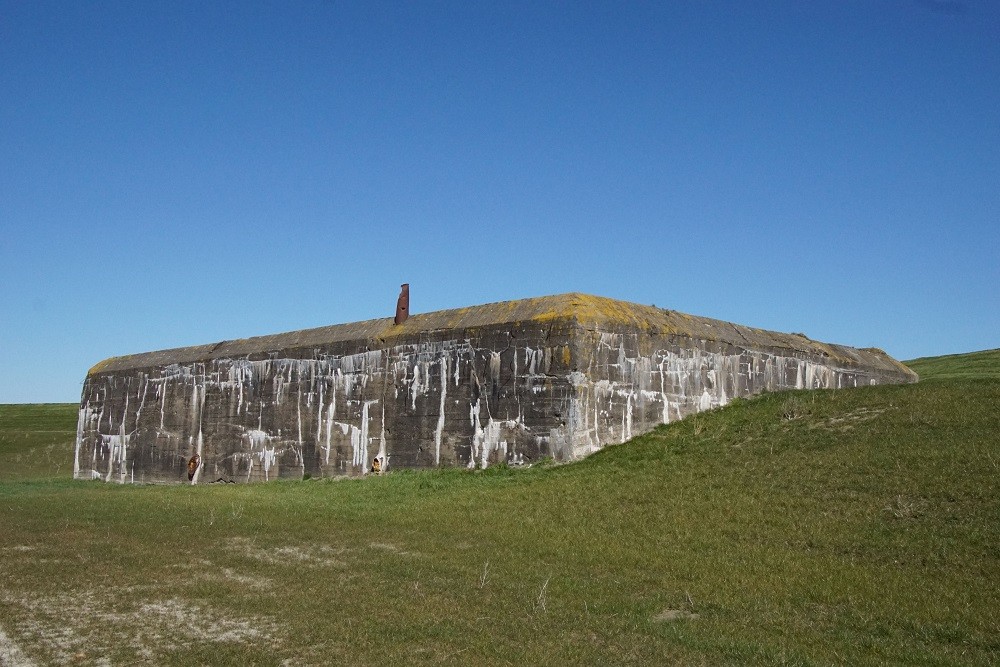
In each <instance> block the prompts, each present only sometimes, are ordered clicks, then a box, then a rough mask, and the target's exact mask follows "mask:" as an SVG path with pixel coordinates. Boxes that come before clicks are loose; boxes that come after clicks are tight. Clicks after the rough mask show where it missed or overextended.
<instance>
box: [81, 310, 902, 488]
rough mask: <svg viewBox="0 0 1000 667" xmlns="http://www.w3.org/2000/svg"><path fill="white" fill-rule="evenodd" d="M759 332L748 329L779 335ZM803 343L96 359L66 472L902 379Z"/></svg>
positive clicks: (557, 343) (579, 434) (400, 343)
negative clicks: (115, 366) (105, 365)
mask: <svg viewBox="0 0 1000 667" xmlns="http://www.w3.org/2000/svg"><path fill="white" fill-rule="evenodd" d="M411 319H413V318H411ZM764 334H766V332H759V331H756V330H749V329H747V330H746V335H747V336H758V338H760V340H761V341H764V342H774V341H777V342H778V343H782V341H787V338H788V337H787V336H786V337H784V338H781V337H780V336H777V335H776V336H772V337H770V338H768V337H766V336H765V335H764ZM748 345H749V343H748ZM814 347H816V348H817V349H820V350H822V353H820V352H816V351H815V350H812V351H809V350H805V351H804V349H805V348H803V349H798V348H793V347H788V346H787V345H784V343H782V345H778V344H774V345H771V346H768V345H765V344H760V345H759V346H758V347H755V348H751V347H748V346H742V347H741V346H739V345H737V344H735V343H733V342H732V341H719V340H703V339H696V338H691V337H685V335H680V334H676V333H671V331H666V330H665V331H664V332H662V333H661V332H659V331H657V330H652V329H644V328H641V327H635V326H631V325H628V326H626V325H620V326H617V328H615V327H609V328H608V329H607V330H605V329H600V328H594V329H588V328H584V327H583V326H581V325H580V324H579V323H578V322H576V321H572V320H568V321H565V322H561V323H559V324H558V325H557V324H552V323H550V321H549V320H544V323H542V322H539V321H527V322H523V323H522V322H515V323H509V322H508V323H504V324H495V325H489V326H485V325H484V326H482V327H477V328H475V329H467V330H462V331H458V332H453V331H450V330H447V329H441V330H433V331H424V332H422V333H419V334H413V335H412V336H409V337H401V338H400V339H396V340H395V341H394V342H392V343H387V342H385V341H382V340H380V339H359V340H346V341H339V342H337V341H334V342H331V343H329V344H327V345H321V346H318V347H315V348H309V349H302V348H294V347H293V348H290V349H287V350H275V351H273V352H269V353H266V354H263V353H261V354H258V355H257V356H258V357H259V356H266V358H251V356H250V355H248V356H247V357H245V358H231V357H217V358H209V359H204V360H201V361H183V362H181V361H177V362H175V363H169V364H165V365H161V366H156V365H151V366H144V367H137V368H123V369H119V370H116V371H114V372H104V373H101V372H98V373H93V374H91V375H90V376H88V378H87V381H86V383H85V385H84V391H83V396H82V399H81V408H80V416H79V419H78V427H77V442H76V447H75V450H74V475H75V476H76V477H78V478H86V477H89V476H93V475H99V476H100V477H101V478H102V479H106V480H108V481H112V480H113V481H117V482H132V481H135V482H151V481H181V480H184V481H186V480H187V477H186V472H185V467H184V466H185V464H186V462H187V461H188V460H189V458H191V457H192V456H195V455H200V456H201V457H202V458H201V460H202V462H203V463H202V466H201V467H200V468H199V470H198V472H197V473H196V476H195V478H194V479H193V480H192V482H194V483H197V482H202V483H203V482H206V481H215V480H217V479H220V478H221V479H225V480H234V481H265V480H270V479H276V478H281V477H291V478H302V477H303V476H304V475H305V474H310V475H312V476H338V475H360V474H363V473H364V472H365V471H366V470H368V468H369V466H370V464H371V461H372V455H373V454H374V453H375V452H376V451H377V454H375V456H377V457H378V458H379V459H380V461H381V463H382V469H383V470H384V469H385V466H386V465H387V464H388V462H389V461H390V460H391V461H392V462H393V465H394V466H395V467H403V468H420V467H434V466H454V465H458V466H467V467H470V468H474V467H486V466H489V465H492V464H494V463H500V462H506V463H509V464H512V463H530V462H531V461H534V460H537V459H538V458H540V457H545V456H551V457H554V458H556V459H558V460H572V459H576V458H579V457H582V456H586V455H587V454H589V453H591V452H594V451H597V450H599V449H601V448H602V447H605V446H607V445H609V444H612V443H619V442H623V441H625V440H627V439H629V438H631V437H634V436H636V435H639V434H641V433H645V432H647V431H649V430H650V429H652V428H653V427H655V426H656V425H657V424H661V423H669V422H671V421H675V420H677V419H680V418H683V417H684V416H686V415H689V414H692V413H695V412H699V411H704V410H710V409H714V408H717V407H720V406H724V405H726V404H727V403H728V402H729V401H731V400H732V399H733V398H734V397H737V396H747V395H752V394H756V393H759V392H762V391H776V390H782V389H794V388H803V389H809V388H844V387H853V386H857V385H859V384H865V385H867V384H871V383H876V382H880V381H910V380H909V378H908V377H907V376H905V375H904V374H896V375H893V371H892V369H891V368H889V370H888V371H887V370H886V369H887V367H890V366H891V364H882V366H879V365H878V364H880V363H882V362H880V361H879V359H881V358H877V357H873V356H871V355H872V354H873V353H868V352H864V351H858V350H854V351H851V350H850V349H847V348H837V349H836V350H834V348H832V347H829V346H826V347H819V346H814ZM810 349H811V348H810ZM825 350H832V351H835V352H837V351H838V350H839V352H837V354H838V355H839V356H837V357H834V356H831V355H829V354H826V352H825ZM866 354H867V355H869V356H870V357H871V359H872V362H871V364H869V365H866V363H868V361H866V360H867V359H868V358H869V357H866V356H865V355H866ZM168 356H169V355H167V354H166V353H163V354H162V355H160V356H157V357H156V358H157V359H160V358H165V357H168ZM835 358H836V359H839V361H837V362H834V361H833V359H835ZM852 359H854V360H855V361H851V360H852ZM890 361H891V360H890ZM843 364H846V365H843ZM852 364H853V365H852ZM154 405H155V407H151V406H154ZM88 458H89V459H90V461H89V465H88V462H87V459H88ZM97 471H100V472H97Z"/></svg>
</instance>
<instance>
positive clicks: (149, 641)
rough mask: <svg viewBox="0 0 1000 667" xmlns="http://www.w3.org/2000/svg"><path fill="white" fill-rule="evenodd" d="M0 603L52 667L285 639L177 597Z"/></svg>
mask: <svg viewBox="0 0 1000 667" xmlns="http://www.w3.org/2000/svg"><path fill="white" fill-rule="evenodd" d="M126 593H127V592H126ZM0 602H2V604H3V606H4V607H6V608H7V610H8V613H7V614H5V615H6V616H7V617H8V618H11V619H13V621H12V622H8V625H10V626H11V631H12V632H15V633H16V634H17V636H18V637H20V638H21V643H22V646H23V647H24V649H25V650H29V649H30V651H31V653H32V654H34V655H40V656H42V657H44V662H46V663H54V664H72V663H77V662H81V661H85V662H94V661H98V662H103V661H107V663H108V664H110V663H115V662H119V661H124V662H149V663H155V662H157V661H158V660H159V658H160V657H161V656H163V655H165V654H169V653H173V652H175V651H176V650H177V647H183V646H187V645H191V644H195V643H197V644H200V645H202V646H204V645H219V644H238V645H240V646H242V647H253V646H263V645H273V644H274V643H276V642H277V643H280V642H281V641H282V637H283V635H284V631H283V629H282V627H281V626H280V625H279V624H278V623H277V622H275V621H274V620H272V619H270V618H265V617H261V616H245V617H241V616H236V615H233V614H232V613H230V612H226V611H223V610H220V609H216V608H213V607H211V606H208V605H204V604H199V603H195V602H190V601H185V600H180V599H177V598H167V599H153V600H149V601H136V600H130V599H128V598H127V597H125V596H124V595H119V594H116V593H114V592H103V591H85V592H80V593H76V594H59V595H32V594H30V593H21V594H20V595H16V594H10V593H8V594H7V595H5V596H4V597H3V598H2V599H0ZM14 664H17V663H16V662H15V663H14Z"/></svg>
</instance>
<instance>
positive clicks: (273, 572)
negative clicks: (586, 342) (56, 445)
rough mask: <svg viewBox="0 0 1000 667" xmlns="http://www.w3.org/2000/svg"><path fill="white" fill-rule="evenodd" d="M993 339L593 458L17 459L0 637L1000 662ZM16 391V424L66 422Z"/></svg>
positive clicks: (638, 656)
mask: <svg viewBox="0 0 1000 667" xmlns="http://www.w3.org/2000/svg"><path fill="white" fill-rule="evenodd" d="M979 354H985V355H987V357H986V358H985V360H976V361H975V364H976V367H977V368H978V369H979V370H978V371H975V370H972V366H973V364H971V363H970V362H969V360H967V359H963V358H961V357H955V358H949V359H950V360H948V361H943V360H934V359H926V360H919V363H918V362H914V365H915V366H916V367H918V368H920V369H921V370H918V372H921V374H922V375H923V376H924V377H925V378H928V377H933V376H934V374H935V373H937V374H938V377H937V379H934V380H933V381H927V382H921V383H919V384H916V385H909V386H895V387H870V388H864V389H851V390H842V391H816V392H791V393H782V394H771V395H766V396H763V397H760V398H756V399H753V400H740V401H736V402H734V403H733V404H731V405H730V406H728V407H726V408H725V409H722V410H717V411H714V412H710V413H705V414H702V415H698V416H696V417H693V418H689V419H686V420H684V421H682V422H679V423H675V424H670V425H667V426H664V427H661V428H659V429H657V430H656V431H654V432H652V433H650V434H647V435H645V436H642V437H639V438H636V439H635V440H633V441H632V442H630V443H627V444H625V445H620V446H616V447H611V448H608V449H606V450H604V451H602V452H600V453H599V454H597V455H594V456H593V457H591V458H588V459H586V460H584V461H581V462H579V463H576V464H573V465H566V466H551V467H545V466H541V467H534V468H531V469H527V470H511V469H506V468H502V467H501V468H492V469H489V470H486V471H480V472H475V473H472V472H467V471H460V470H443V471H434V472H421V473H408V472H397V473H393V474H391V475H387V476H384V477H380V478H374V479H366V480H354V481H340V482H333V481H326V480H322V481H320V480H310V481H305V482H272V483H269V484H261V485H249V486H248V485H218V486H199V487H187V486H184V487H182V486H176V487H120V486H115V485H106V484H101V483H99V482H73V481H69V480H64V481H51V480H49V481H32V482H24V481H20V482H2V483H0V521H2V522H3V523H2V525H4V526H5V530H3V531H0V558H2V562H3V564H4V566H3V568H0V655H3V651H4V647H3V646H2V643H3V642H4V641H6V642H7V643H8V648H9V650H14V651H19V652H20V655H23V656H26V657H27V658H28V659H31V660H34V661H35V662H36V663H39V664H47V663H74V662H78V663H80V664H87V663H94V662H96V661H99V660H101V659H106V660H110V661H111V662H112V663H119V662H125V663H131V662H137V661H139V662H153V663H170V664H280V663H281V662H282V661H283V660H290V663H294V664H337V663H343V664H441V663H443V664H463V665H465V664H491V665H492V664H501V665H502V664H671V663H679V664H692V665H701V664H711V665H716V664H733V665H737V664H747V663H755V664H758V663H759V664H801V665H808V664H872V665H874V664H901V663H906V664H927V665H946V664H956V665H958V664H962V665H966V664H982V665H988V664H996V663H997V662H998V661H1000V639H998V637H1000V612H998V609H1000V593H998V592H997V589H996V585H995V584H996V580H997V576H998V573H1000V549H998V546H997V545H998V544H1000V489H998V484H997V480H998V479H1000V469H998V466H1000V451H998V446H997V433H998V432H1000V409H998V408H1000V379H998V377H1000V374H998V370H1000V360H998V359H997V358H996V356H995V355H994V356H993V357H990V356H989V355H990V354H991V353H979ZM970 356H975V355H970ZM990 359H992V360H993V361H991V360H990ZM22 409H23V410H30V408H22ZM38 409H39V410H42V411H43V412H44V410H46V409H50V408H48V407H47V406H45V407H41V408H38ZM4 410H5V412H0V424H2V429H3V430H2V432H3V434H4V438H8V437H10V438H13V439H14V440H15V441H17V442H18V443H19V442H21V438H26V439H27V440H31V441H33V442H36V445H35V447H44V446H46V445H45V444H44V443H45V442H46V439H45V437H43V436H40V435H39V436H37V439H35V440H32V438H36V436H34V435H31V433H32V430H31V428H30V425H31V423H32V422H31V419H30V417H29V416H28V413H27V412H25V413H23V414H22V416H23V417H24V418H25V419H27V420H28V421H27V422H25V424H24V425H23V426H21V427H18V428H13V427H8V425H7V424H6V420H5V419H3V418H4V417H5V416H6V415H7V414H8V413H7V412H6V410H7V408H4ZM71 412H72V411H71ZM53 419H55V417H53ZM56 422H58V423H63V422H59V421H58V420H56ZM56 422H49V424H50V425H51V424H52V423H56ZM38 423H39V424H41V423H42V422H41V421H39V422H38ZM64 425H65V424H64ZM39 429H40V430H48V429H46V428H42V427H41V426H40V427H39ZM18 432H23V433H27V434H28V435H25V436H17V435H16V433H18ZM71 437H72V434H70V439H71ZM3 442H4V445H3V450H2V453H0V454H2V456H4V457H10V456H12V455H14V454H12V452H14V451H15V450H18V447H20V445H16V446H13V447H12V446H11V445H10V444H9V443H8V440H6V439H5V440H4V441H3ZM67 451H68V452H70V455H71V445H70V447H69V449H68V450H67ZM4 460H7V459H4ZM67 460H68V459H67ZM4 633H5V635H6V638H7V639H6V640H5V639H4ZM10 647H12V648H10Z"/></svg>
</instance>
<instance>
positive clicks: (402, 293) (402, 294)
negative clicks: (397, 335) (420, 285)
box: [393, 283, 410, 324]
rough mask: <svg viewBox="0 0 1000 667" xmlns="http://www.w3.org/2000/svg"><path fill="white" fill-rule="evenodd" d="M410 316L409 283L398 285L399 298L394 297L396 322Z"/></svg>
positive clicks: (399, 322)
mask: <svg viewBox="0 0 1000 667" xmlns="http://www.w3.org/2000/svg"><path fill="white" fill-rule="evenodd" d="M409 316H410V283H403V284H402V285H400V286H399V298H398V299H396V319H395V320H393V322H394V323H396V324H402V323H403V322H405V321H406V318H407V317H409Z"/></svg>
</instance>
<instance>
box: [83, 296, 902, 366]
mask: <svg viewBox="0 0 1000 667" xmlns="http://www.w3.org/2000/svg"><path fill="white" fill-rule="evenodd" d="M559 321H562V322H564V323H565V324H566V325H577V326H580V327H582V328H584V329H589V330H592V331H602V330H603V331H609V332H613V331H621V330H626V331H627V330H633V331H636V332H644V333H649V334H653V335H659V336H662V335H676V336H682V337H687V338H691V339H694V340H704V341H720V342H727V343H732V344H734V345H737V346H749V347H750V348H761V349H763V348H781V349H788V350H793V351H798V352H802V353H807V354H822V355H824V356H827V357H830V358H833V359H836V360H841V361H843V362H844V363H847V364H851V363H857V362H859V361H860V360H861V359H862V358H865V359H866V362H874V363H882V364H891V365H898V362H896V361H895V360H894V359H892V358H891V357H889V356H888V355H885V353H882V354H877V353H875V352H873V351H859V350H856V349H854V348H847V347H844V346H840V345H830V344H827V343H821V342H819V341H813V340H810V339H808V338H805V337H803V336H799V335H795V334H784V333H778V332H774V331H766V330H763V329H756V328H750V327H741V326H739V325H735V324H732V323H729V322H724V321H722V320H714V319H711V318H707V317H696V316H692V315H687V314H684V313H678V312H676V311H672V310H664V309H662V308H657V307H655V306H646V305H641V304H637V303H629V302H626V301H618V300H615V299H609V298H606V297H600V296H593V295H590V294H581V293H579V292H571V293H568V294H557V295H554V296H543V297H534V298H528V299H518V300H514V301H500V302H497V303H488V304H483V305H479V306H468V307H464V308H453V309H450V310H439V311H434V312H429V313H421V314H417V315H411V316H410V318H409V319H407V320H406V321H405V322H403V323H402V324H398V325H396V324H393V320H392V318H391V317H389V318H379V319H373V320H364V321H361V322H352V323H349V324H337V325H332V326H327V327H319V328H315V329H304V330H301V331H292V332H289V333H281V334H272V335H267V336H256V337H253V338H243V339H239V340H230V341H222V342H219V343H215V344H208V345H196V346H191V347H186V348H176V349H172V350H160V351H157V352H146V353H142V354H134V355H128V356H123V357H111V358H109V359H105V360H104V361H102V362H100V363H98V364H96V365H95V366H94V367H93V368H91V369H90V371H89V372H88V375H95V374H98V373H108V372H116V371H119V370H123V369H128V368H144V367H154V366H165V365H169V364H172V363H186V362H192V361H207V360H209V359H214V358H240V357H243V358H245V357H247V356H250V355H259V354H273V353H275V352H281V351H287V350H295V349H318V348H321V347H323V346H326V345H330V344H334V343H340V342H346V341H360V342H362V343H363V344H364V345H365V346H368V345H371V344H372V341H383V342H382V343H374V344H375V345H381V344H386V345H391V344H392V342H391V341H394V340H406V339H412V338H413V337H415V336H421V335H427V334H433V335H434V336H435V337H438V336H441V335H446V336H447V335H455V336H466V337H468V336H476V335H478V331H479V330H480V329H482V328H483V327H489V326H502V325H510V326H511V327H515V326H523V325H525V324H527V323H529V322H536V323H545V324H546V325H549V324H554V323H556V322H559ZM366 349H367V348H366Z"/></svg>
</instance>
